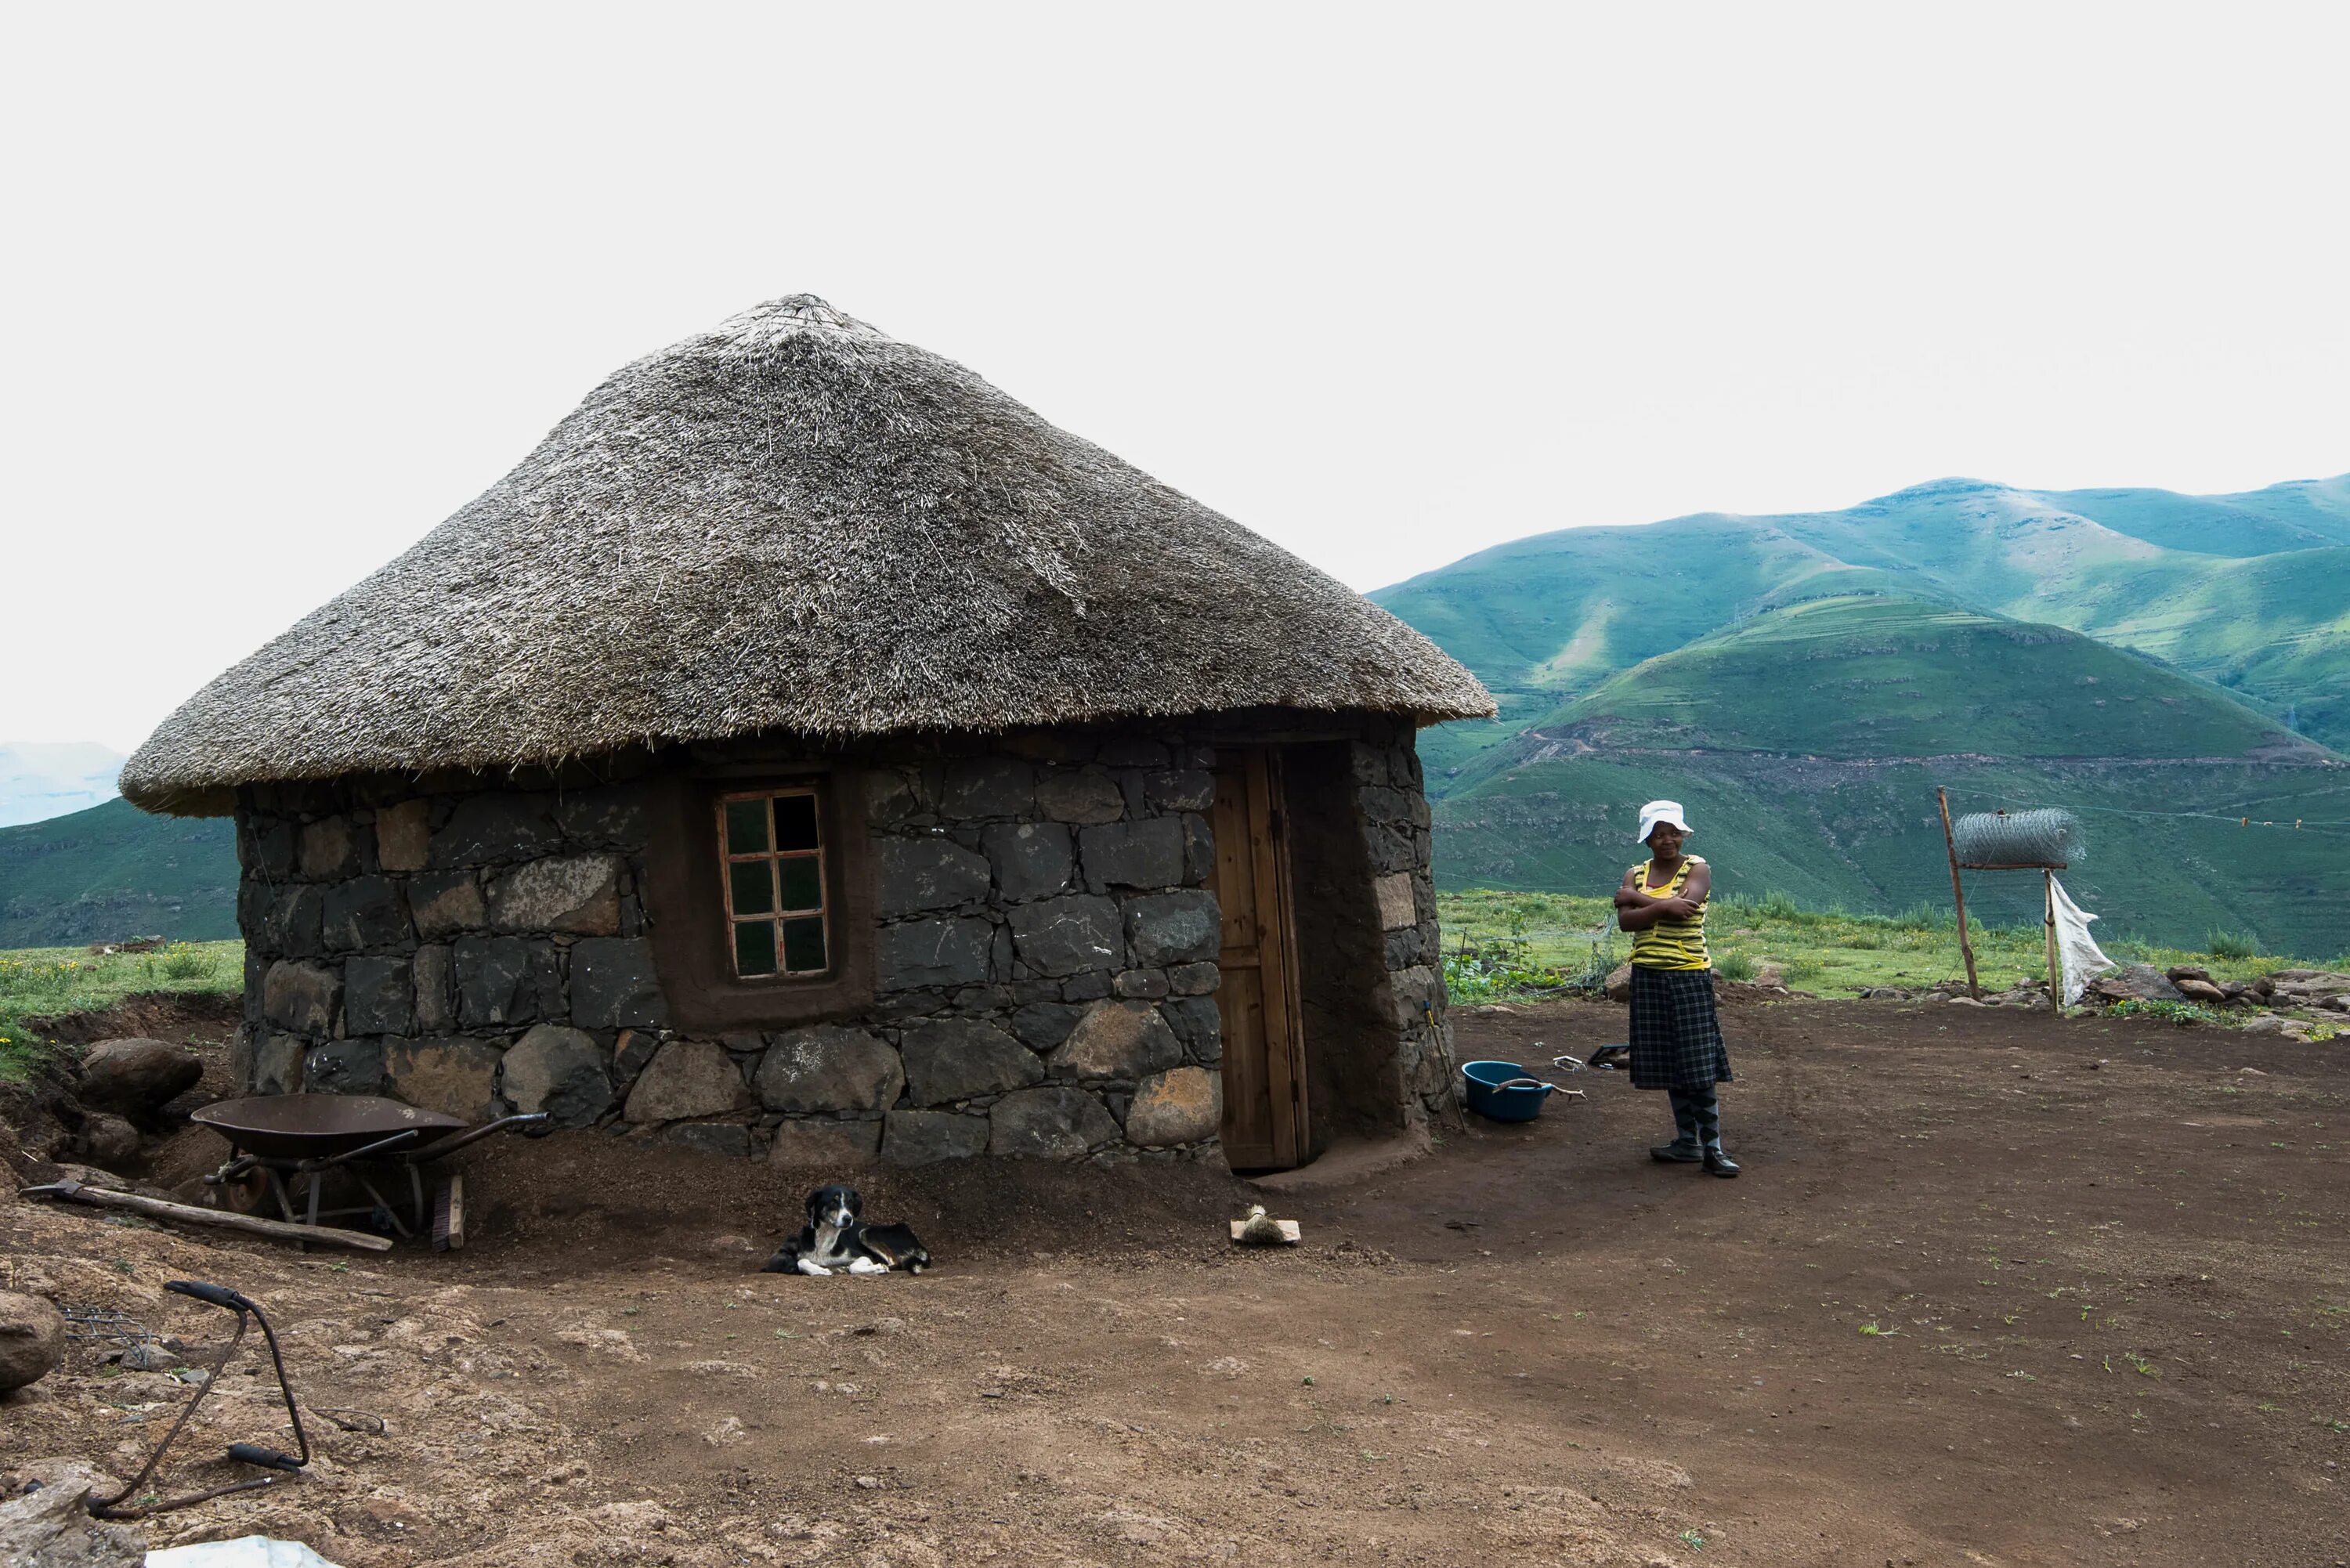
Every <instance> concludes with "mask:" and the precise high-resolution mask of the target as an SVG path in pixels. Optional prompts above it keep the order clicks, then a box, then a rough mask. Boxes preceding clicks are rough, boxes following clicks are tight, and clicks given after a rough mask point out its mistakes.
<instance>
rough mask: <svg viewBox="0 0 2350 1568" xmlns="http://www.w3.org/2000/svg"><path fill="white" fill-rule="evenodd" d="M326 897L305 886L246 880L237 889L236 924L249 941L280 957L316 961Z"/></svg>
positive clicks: (316, 889) (302, 884) (303, 884)
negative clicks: (273, 884)
mask: <svg viewBox="0 0 2350 1568" xmlns="http://www.w3.org/2000/svg"><path fill="white" fill-rule="evenodd" d="M326 902H327V899H326V895H325V893H324V892H322V891H321V890H320V889H318V888H314V887H310V886H308V885H307V884H305V883H299V882H285V883H279V884H277V885H276V886H274V887H273V886H272V885H270V884H269V883H267V882H255V881H250V880H248V881H246V882H245V883H244V885H243V886H242V887H240V888H238V889H237V895H236V923H237V925H238V927H239V928H240V929H243V931H244V937H245V940H247V941H248V942H250V943H252V944H253V945H254V946H255V947H256V948H259V949H260V950H262V951H263V952H265V953H271V954H274V955H276V956H277V957H280V958H316V957H317V955H318V953H319V951H320V947H319V941H318V927H319V922H320V919H321V917H322V913H323V911H324V910H325V909H326Z"/></svg>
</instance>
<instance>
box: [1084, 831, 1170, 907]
mask: <svg viewBox="0 0 2350 1568" xmlns="http://www.w3.org/2000/svg"><path fill="white" fill-rule="evenodd" d="M1077 864H1078V867H1079V868H1080V869H1081V870H1082V872H1083V874H1084V876H1085V881H1086V887H1087V888H1088V889H1089V890H1091V891H1093V892H1096V893H1106V892H1108V891H1109V890H1110V889H1112V888H1174V887H1180V885H1181V884H1182V881H1183V824H1182V823H1181V822H1180V820H1178V819H1177V818H1175V817H1171V816H1154V817H1149V818H1146V819H1145V820H1143V821H1141V822H1110V823H1104V824H1102V825H1101V826H1097V827H1083V828H1079V829H1078V830H1077Z"/></svg>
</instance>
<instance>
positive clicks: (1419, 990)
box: [1388, 967, 1442, 1029]
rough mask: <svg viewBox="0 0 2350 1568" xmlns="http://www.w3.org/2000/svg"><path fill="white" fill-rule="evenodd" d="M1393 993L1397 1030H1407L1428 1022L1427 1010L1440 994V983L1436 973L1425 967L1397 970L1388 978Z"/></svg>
mask: <svg viewBox="0 0 2350 1568" xmlns="http://www.w3.org/2000/svg"><path fill="white" fill-rule="evenodd" d="M1388 983H1389V984H1390V986H1391V987H1392V988H1393V991H1394V993H1395V1020H1396V1026H1397V1027H1398V1028H1399V1029H1409V1028H1411V1027H1412V1026H1413V1025H1415V1024H1419V1023H1426V1022H1428V1010H1429V1009H1430V1007H1431V1006H1433V1005H1434V1004H1435V1002H1436V999H1437V997H1438V996H1439V995H1440V992H1439V990H1438V987H1439V986H1440V985H1441V984H1442V981H1439V980H1438V979H1437V978H1436V971H1434V970H1432V969H1429V968H1426V967H1415V968H1412V969H1405V970H1398V971H1396V972H1395V973H1394V974H1392V975H1391V976H1389V977H1388Z"/></svg>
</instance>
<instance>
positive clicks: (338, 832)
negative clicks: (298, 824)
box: [297, 816, 359, 882]
mask: <svg viewBox="0 0 2350 1568" xmlns="http://www.w3.org/2000/svg"><path fill="white" fill-rule="evenodd" d="M297 864H298V865H299V866H300V867H301V868H302V875H303V876H305V877H310V878H312V879H314V880H317V881H322V882H323V881H326V880H328V878H330V877H348V876H349V875H351V874H352V873H353V872H355V871H357V870H358V869H359V856H358V854H357V852H356V846H355V845H354V844H353V841H352V835H351V819H350V818H349V817H348V816H322V817H320V818H318V820H317V821H316V822H306V823H304V824H303V825H302V837H301V850H300V852H299V855H298V857H297Z"/></svg>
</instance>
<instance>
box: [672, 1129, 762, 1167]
mask: <svg viewBox="0 0 2350 1568" xmlns="http://www.w3.org/2000/svg"><path fill="white" fill-rule="evenodd" d="M660 1141H661V1142H663V1143H673V1144H681V1145H682V1146H684V1147H687V1148H690V1149H693V1150H695V1151H696V1152H698V1153H701V1154H715V1155H722V1156H723V1157H724V1158H728V1159H748V1158H751V1152H752V1147H753V1146H752V1141H751V1129H750V1128H749V1127H744V1126H743V1124H742V1123H740V1122H671V1124H670V1125H669V1126H667V1127H663V1128H661V1130H660Z"/></svg>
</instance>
